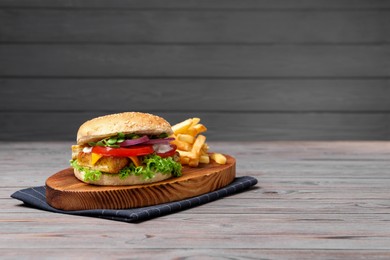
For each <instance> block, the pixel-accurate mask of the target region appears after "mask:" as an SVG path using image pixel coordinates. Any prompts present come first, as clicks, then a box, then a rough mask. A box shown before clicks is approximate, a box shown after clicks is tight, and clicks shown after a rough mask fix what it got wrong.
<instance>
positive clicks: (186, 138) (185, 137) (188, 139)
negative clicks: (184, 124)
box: [177, 134, 195, 144]
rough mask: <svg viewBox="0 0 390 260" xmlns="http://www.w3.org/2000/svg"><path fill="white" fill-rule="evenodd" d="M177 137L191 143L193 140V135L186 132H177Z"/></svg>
mask: <svg viewBox="0 0 390 260" xmlns="http://www.w3.org/2000/svg"><path fill="white" fill-rule="evenodd" d="M177 139H178V140H179V141H182V142H186V143H189V144H193V143H194V142H195V137H194V136H192V135H187V134H178V135H177Z"/></svg>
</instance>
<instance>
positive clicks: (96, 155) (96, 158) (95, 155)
mask: <svg viewBox="0 0 390 260" xmlns="http://www.w3.org/2000/svg"><path fill="white" fill-rule="evenodd" d="M102 157H103V155H101V154H97V153H92V157H91V164H92V165H95V163H96V162H97V161H99V159H100V158H102Z"/></svg>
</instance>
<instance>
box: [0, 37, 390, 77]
mask: <svg viewBox="0 0 390 260" xmlns="http://www.w3.org/2000/svg"><path fill="white" fill-rule="evenodd" d="M0 56H1V57H2V59H1V60H0V76H7V77H8V76H9V77H18V76H33V77H82V78H85V77H101V78H105V77H108V78H112V77H119V78H120V77H160V78H161V77H162V78H166V77H170V78H172V77H179V78H180V77H184V78H188V77H189V78H194V77H195V78H196V77H206V78H208V77H209V78H220V77H225V78H242V77H244V78H245V77H249V78H253V77H254V78H257V77H266V78H273V77H292V78H294V77H306V78H307V77H332V78H345V77H347V78H349V77H388V76H389V75H390V71H389V70H388V68H389V67H390V59H389V56H390V51H389V48H388V46H387V45H376V46H375V45H374V46H364V45H363V46H359V45H356V46H355V45H354V46H337V45H336V46H329V45H325V46H322V45H312V46H279V45H269V46H267V45H266V46H263V45H260V46H248V45H244V46H243V45H233V46H220V45H117V46H115V48H114V47H113V46H112V45H66V44H60V45H51V44H36V45H12V44H3V45H0ZM319 61H321V62H319Z"/></svg>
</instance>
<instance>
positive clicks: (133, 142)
mask: <svg viewBox="0 0 390 260" xmlns="http://www.w3.org/2000/svg"><path fill="white" fill-rule="evenodd" d="M148 141H149V137H148V136H146V135H144V136H142V137H140V138H137V139H128V140H125V141H123V142H122V143H120V147H127V146H131V145H136V144H143V143H145V142H148Z"/></svg>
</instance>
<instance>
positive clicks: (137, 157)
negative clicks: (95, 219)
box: [71, 133, 181, 181]
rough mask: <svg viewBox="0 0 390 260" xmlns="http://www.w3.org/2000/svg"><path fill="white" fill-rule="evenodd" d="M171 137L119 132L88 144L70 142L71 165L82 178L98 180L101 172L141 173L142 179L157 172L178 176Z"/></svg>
mask: <svg viewBox="0 0 390 260" xmlns="http://www.w3.org/2000/svg"><path fill="white" fill-rule="evenodd" d="M172 140H173V138H168V137H167V135H166V134H162V135H159V136H147V135H143V136H140V135H137V134H123V133H118V134H117V135H116V136H113V137H109V138H105V139H102V140H99V141H97V142H90V143H88V144H87V145H73V146H72V160H71V166H72V167H73V168H75V169H77V170H78V171H80V172H84V173H85V174H84V176H85V177H84V180H85V181H96V180H99V179H100V177H101V176H102V174H118V175H119V177H120V178H123V179H124V178H126V177H128V176H140V177H142V178H143V179H145V180H146V179H152V178H154V176H155V174H156V173H162V174H172V175H173V176H181V164H180V162H179V161H180V158H179V156H178V153H177V151H176V146H175V145H174V144H171V143H170V142H171V141H172Z"/></svg>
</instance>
